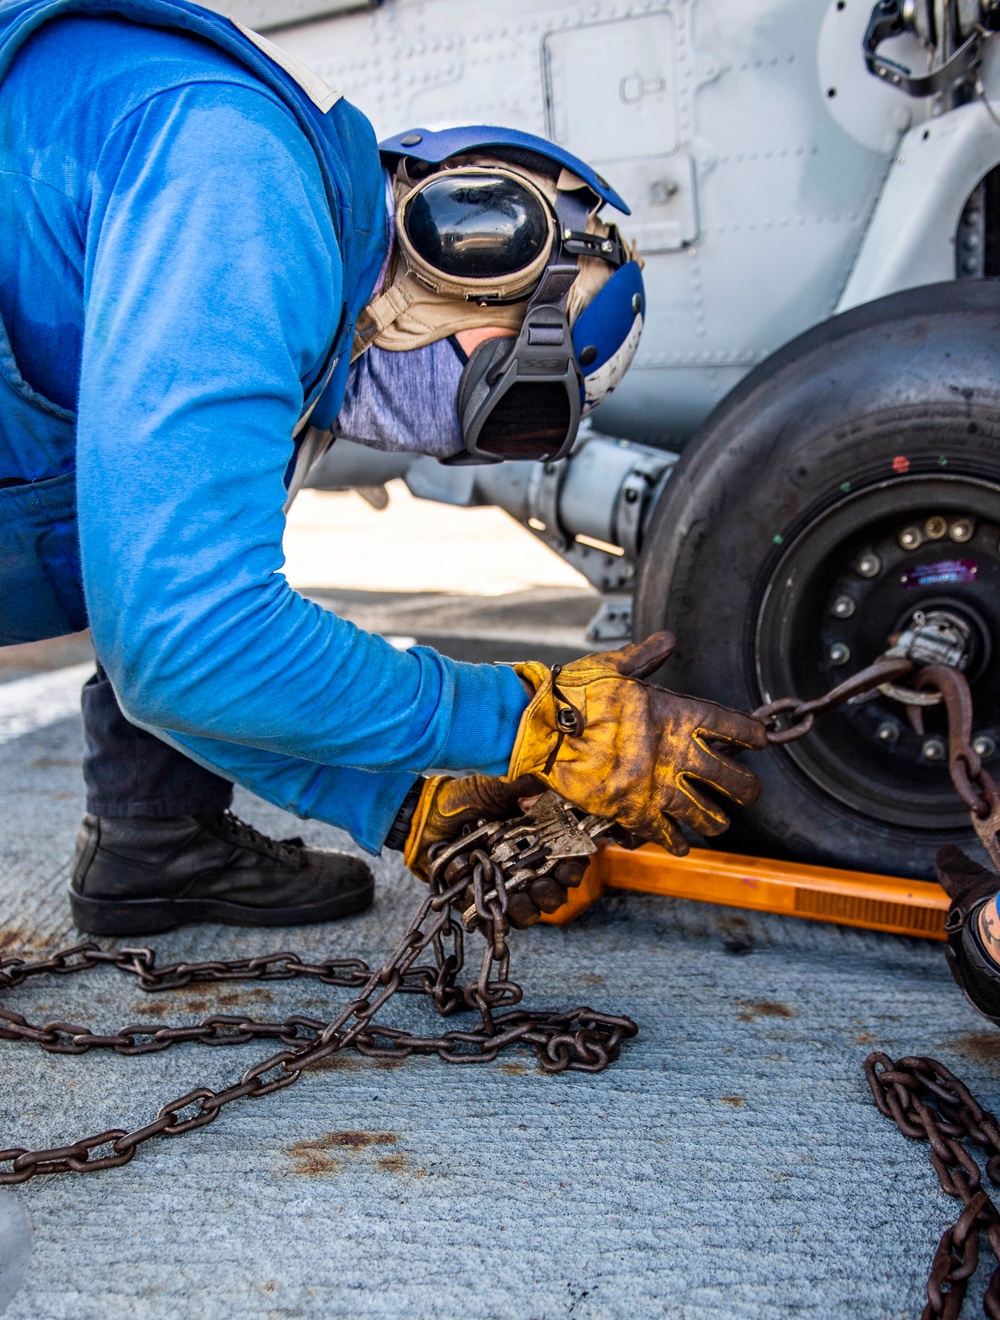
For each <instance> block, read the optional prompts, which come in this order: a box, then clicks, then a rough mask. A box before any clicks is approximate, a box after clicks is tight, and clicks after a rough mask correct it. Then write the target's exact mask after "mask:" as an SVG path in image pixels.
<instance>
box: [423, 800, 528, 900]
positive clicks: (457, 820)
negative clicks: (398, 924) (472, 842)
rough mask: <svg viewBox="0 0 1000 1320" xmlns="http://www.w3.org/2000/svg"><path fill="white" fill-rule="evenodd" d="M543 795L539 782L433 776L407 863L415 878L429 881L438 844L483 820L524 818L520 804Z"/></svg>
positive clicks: (455, 837) (450, 840)
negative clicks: (521, 800)
mask: <svg viewBox="0 0 1000 1320" xmlns="http://www.w3.org/2000/svg"><path fill="white" fill-rule="evenodd" d="M542 791H543V788H542V785H541V784H539V783H538V781H537V780H536V779H531V778H522V779H515V780H514V782H513V783H512V782H510V780H509V779H498V778H495V777H494V776H493V775H468V776H466V778H464V779H454V778H453V777H452V776H451V775H433V776H432V777H431V778H430V779H428V780H427V781H426V783H425V784H424V787H423V791H422V792H421V794H420V799H419V801H418V802H417V805H416V808H415V809H414V812H413V819H412V820H411V821H410V832H409V834H408V835H407V837H406V845H405V847H404V848H403V860H404V862H405V863H406V865H407V866H408V867H409V868H410V870H411V871H412V872H413V873H414V875H418V876H419V877H420V879H421V880H426V879H427V874H428V871H429V868H430V850H431V848H432V847H433V846H434V844H436V843H452V842H453V841H454V840H455V839H457V838H458V836H459V835H460V834H461V833H462V831H463V830H464V829H465V827H466V826H467V825H475V824H476V822H477V821H480V820H509V819H510V818H511V817H512V816H518V815H520V812H521V808H520V807H519V806H518V801H519V799H521V798H524V797H537V795H538V794H539V793H541V792H542Z"/></svg>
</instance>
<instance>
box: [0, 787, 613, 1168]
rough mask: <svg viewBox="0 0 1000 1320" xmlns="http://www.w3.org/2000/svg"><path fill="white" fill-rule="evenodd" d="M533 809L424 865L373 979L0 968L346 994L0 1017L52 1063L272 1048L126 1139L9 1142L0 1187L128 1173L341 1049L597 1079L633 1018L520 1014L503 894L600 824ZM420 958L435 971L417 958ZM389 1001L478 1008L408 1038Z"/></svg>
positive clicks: (135, 958)
mask: <svg viewBox="0 0 1000 1320" xmlns="http://www.w3.org/2000/svg"><path fill="white" fill-rule="evenodd" d="M532 813H533V814H529V818H528V820H527V822H526V820H525V818H524V817H521V818H518V819H517V820H515V821H508V822H499V823H495V824H489V825H482V826H480V827H479V828H478V829H477V830H475V831H473V833H472V834H470V835H468V836H467V837H466V838H464V839H460V840H458V841H457V842H456V843H453V844H452V845H451V846H450V847H447V848H444V849H441V850H440V851H439V852H438V854H437V856H436V857H435V859H434V861H433V863H432V865H431V868H430V884H429V891H428V894H427V896H426V897H425V898H424V900H423V902H422V903H421V904H420V906H419V908H418V909H417V912H416V914H415V915H414V917H413V919H412V921H411V922H410V924H409V926H408V927H407V929H406V933H405V934H404V935H403V938H402V939H401V940H400V941H399V943H398V944H397V945H396V948H395V949H394V950H393V952H392V954H391V955H390V956H389V958H388V959H386V961H385V962H384V963H383V964H382V966H381V967H380V968H378V969H377V970H375V971H373V970H372V969H371V968H370V967H369V966H368V964H367V963H365V962H363V961H362V960H361V959H360V958H335V959H325V960H323V961H322V962H305V961H303V959H301V958H300V957H299V956H298V954H295V953H290V952H284V951H283V952H278V953H269V954H266V955H264V956H262V957H258V958H236V959H229V960H226V961H212V962H198V963H187V962H176V963H170V964H168V965H166V966H164V967H157V965H156V955H155V954H154V952H153V951H152V950H151V949H146V948H136V949H133V948H124V949H115V950H104V949H101V948H99V947H98V946H97V945H96V944H89V943H88V944H78V945H76V946H74V947H73V948H71V949H63V950H62V951H61V952H59V953H55V954H53V955H52V956H51V957H49V958H45V959H42V960H40V961H38V962H25V961H24V960H22V959H20V958H6V959H0V990H4V989H6V990H10V989H14V988H16V987H17V986H20V985H23V984H25V982H27V981H29V980H31V979H32V978H34V977H37V976H73V975H76V974H78V973H80V972H86V971H89V970H91V969H93V968H96V967H102V966H106V967H112V968H114V969H115V970H117V971H119V972H122V973H124V974H125V975H128V976H134V977H136V978H137V980H138V982H139V985H140V987H141V988H142V989H143V990H148V991H157V990H176V989H178V988H180V987H182V986H189V985H195V984H205V983H208V984H217V983H219V982H229V981H286V980H291V979H293V978H296V977H311V978H313V979H315V980H318V981H320V982H322V983H323V984H325V985H333V986H343V987H346V988H348V989H351V990H354V991H356V992H357V993H356V995H355V997H354V998H353V999H352V1000H351V1001H350V1002H349V1003H348V1004H346V1005H345V1006H344V1008H342V1009H341V1011H340V1012H339V1013H338V1014H337V1015H336V1016H335V1017H334V1018H333V1019H332V1020H330V1021H327V1022H324V1021H321V1020H319V1019H316V1018H309V1017H303V1016H301V1015H298V1014H297V1015H294V1016H292V1017H288V1018H285V1019H284V1020H283V1021H281V1022H258V1021H256V1020H254V1019H252V1018H248V1017H242V1016H225V1015H213V1016H212V1017H208V1018H206V1019H205V1020H204V1021H203V1022H201V1023H198V1024H197V1025H195V1026H160V1027H149V1026H146V1025H144V1024H143V1025H139V1026H136V1025H129V1026H125V1027H122V1028H120V1029H119V1030H118V1031H116V1032H112V1033H110V1034H101V1033H98V1032H93V1031H91V1030H90V1029H89V1028H88V1027H84V1026H81V1025H80V1024H78V1023H74V1022H61V1021H55V1022H46V1023H44V1024H43V1025H36V1024H34V1023H31V1022H28V1021H27V1019H26V1018H24V1017H22V1016H21V1015H20V1014H18V1013H14V1012H11V1011H10V1010H9V1009H0V1039H4V1040H13V1041H21V1042H25V1043H30V1044H34V1045H37V1046H39V1047H40V1048H41V1049H43V1050H46V1051H48V1052H49V1053H51V1054H86V1053H87V1052H88V1051H90V1050H94V1049H98V1050H100V1049H110V1050H114V1051H115V1052H116V1053H118V1054H150V1053H153V1052H156V1051H158V1050H165V1049H169V1048H170V1046H172V1045H176V1044H178V1043H180V1042H182V1041H196V1042H198V1043H199V1044H203V1045H243V1044H246V1043H247V1042H249V1041H253V1040H259V1039H271V1040H275V1041H277V1042H278V1043H279V1044H280V1045H281V1046H282V1048H281V1049H280V1050H278V1051H277V1052H276V1053H274V1054H271V1055H270V1056H269V1057H268V1058H266V1059H263V1060H261V1062H260V1063H257V1064H255V1065H254V1066H253V1067H252V1068H248V1069H247V1070H246V1072H244V1073H243V1075H242V1077H241V1078H240V1080H239V1081H238V1082H236V1083H234V1084H233V1085H232V1086H229V1087H226V1088H225V1089H223V1090H220V1091H216V1090H212V1089H211V1088H209V1087H196V1088H195V1089H194V1090H192V1091H188V1092H187V1094H185V1095H182V1096H178V1097H177V1099H175V1100H171V1101H169V1102H168V1103H167V1104H165V1105H163V1106H161V1108H160V1109H159V1111H158V1112H157V1115H156V1117H155V1118H154V1119H153V1120H152V1121H151V1122H149V1123H146V1124H145V1125H144V1126H143V1127H140V1128H137V1129H135V1130H134V1131H131V1132H130V1131H126V1130H125V1129H124V1128H114V1129H111V1130H110V1131H106V1132H99V1133H97V1134H96V1135H94V1136H90V1137H82V1138H80V1139H78V1140H76V1141H74V1142H72V1143H70V1144H69V1145H65V1146H56V1147H53V1148H51V1149H47V1150H27V1149H25V1148H23V1147H20V1146H18V1147H11V1148H10V1149H7V1150H0V1166H7V1167H0V1184H4V1183H22V1182H26V1181H27V1180H28V1179H29V1178H33V1177H36V1176H37V1175H39V1174H43V1173H90V1172H93V1171H94V1170H97V1169H111V1168H116V1167H118V1166H120V1165H122V1164H128V1162H129V1161H130V1160H131V1159H132V1158H133V1157H134V1156H135V1153H136V1150H137V1149H138V1147H139V1146H140V1145H141V1144H142V1143H143V1142H145V1141H149V1140H150V1139H151V1138H152V1137H157V1136H166V1137H174V1136H178V1135H180V1134H181V1133H183V1132H190V1131H192V1130H193V1129H194V1128H199V1127H204V1126H205V1125H206V1124H207V1123H212V1122H214V1120H215V1119H216V1118H218V1116H219V1114H220V1113H221V1112H222V1110H223V1109H224V1108H225V1106H226V1105H229V1104H232V1103H233V1102H234V1101H237V1100H242V1099H244V1098H245V1097H248V1096H249V1097H251V1098H253V1099H256V1098H258V1097H260V1096H264V1095H270V1094H271V1092H273V1091H279V1090H282V1089H283V1088H284V1087H286V1086H291V1085H292V1084H293V1083H294V1082H296V1081H298V1079H299V1077H300V1076H301V1075H302V1073H303V1071H305V1069H307V1068H309V1067H311V1066H313V1065H315V1064H317V1063H319V1062H320V1061H321V1060H323V1059H326V1058H329V1056H330V1055H332V1054H335V1053H337V1052H338V1051H340V1050H343V1049H346V1048H348V1047H350V1048H352V1049H355V1050H357V1051H358V1052H359V1053H361V1054H364V1055H368V1056H371V1057H375V1058H381V1059H405V1058H408V1057H409V1056H410V1055H413V1054H436V1055H437V1056H438V1058H439V1059H442V1060H443V1061H444V1062H445V1063H456V1064H463V1063H489V1062H491V1061H492V1060H494V1059H495V1058H496V1057H497V1055H498V1054H499V1053H500V1052H501V1050H504V1049H507V1048H509V1047H510V1046H512V1045H525V1046H530V1047H531V1048H533V1049H534V1051H535V1055H536V1057H537V1060H538V1064H539V1067H540V1068H541V1069H542V1070H543V1071H544V1072H547V1073H559V1072H567V1071H569V1072H591V1073H593V1072H601V1071H602V1070H603V1069H604V1068H606V1067H607V1066H608V1064H610V1063H613V1062H614V1061H615V1059H617V1057H618V1054H619V1050H620V1048H621V1044H622V1041H623V1040H626V1039H629V1038H630V1037H632V1036H634V1035H635V1034H636V1032H637V1030H638V1028H637V1027H636V1024H635V1023H634V1022H633V1021H632V1020H631V1018H627V1017H620V1016H615V1015H612V1014H608V1013H600V1012H597V1011H596V1010H594V1009H591V1008H586V1007H582V1008H573V1009H565V1010H557V1011H551V1012H537V1011H535V1012H533V1011H530V1010H528V1009H520V1008H517V1007H516V1005H517V1004H519V1003H520V1002H521V998H522V994H523V992H522V989H521V987H520V986H519V985H518V984H517V983H516V982H515V981H513V980H511V979H510V948H509V945H508V943H507V937H508V934H509V929H510V928H509V924H508V921H507V916H506V913H507V905H508V899H509V895H510V893H511V892H515V891H516V890H517V889H519V888H521V887H523V886H524V885H526V884H529V883H530V882H531V881H532V880H533V879H534V878H536V877H537V876H539V875H542V874H545V873H546V872H547V871H549V870H550V869H552V867H553V866H554V865H556V864H557V863H558V861H560V860H562V859H564V858H566V857H581V858H584V857H587V856H589V855H590V854H591V853H593V852H594V851H595V844H594V842H593V839H594V837H596V836H598V835H599V834H600V833H602V832H603V831H604V830H606V829H607V828H609V825H608V822H606V821H600V820H598V818H596V817H585V818H583V819H582V820H581V819H580V818H579V816H578V815H577V813H575V812H574V811H573V810H572V809H571V808H570V807H568V806H567V805H566V804H565V803H563V802H562V801H561V800H560V799H558V798H556V797H555V795H554V794H545V795H544V797H543V798H542V799H540V800H539V802H538V803H537V804H536V805H535V807H534V808H532ZM529 863H530V864H529ZM470 890H471V892H472V896H473V900H474V901H473V903H472V904H471V906H470V905H469V903H468V899H469V895H470ZM463 904H464V905H465V907H466V909H467V910H466V911H465V913H464V916H463V917H462V918H461V919H459V918H458V912H457V909H458V907H459V906H461V905H463ZM466 929H469V930H479V931H480V932H481V933H482V934H483V935H484V937H485V949H484V952H483V958H482V963H481V965H480V968H479V973H478V975H477V977H476V979H475V980H474V981H472V982H470V983H469V984H468V985H465V986H460V985H459V984H458V977H459V974H460V973H461V971H462V969H463V966H464V961H465V955H464V939H465V931H466ZM428 951H429V952H430V954H432V955H433V962H432V963H431V962H418V959H419V958H420V957H421V955H423V954H424V953H426V952H428ZM397 993H398V994H416V995H423V996H426V997H428V998H430V1000H431V1001H432V1002H433V1004H434V1006H435V1008H436V1009H437V1010H438V1012H439V1013H440V1014H441V1015H442V1016H445V1017H447V1016H450V1015H452V1014H454V1013H456V1012H460V1011H462V1010H465V1009H469V1008H472V1009H476V1010H478V1013H479V1021H478V1022H477V1023H476V1024H475V1025H474V1026H472V1027H469V1028H467V1029H466V1030H455V1031H446V1032H444V1033H442V1034H441V1035H439V1036H417V1035H413V1034H412V1033H410V1032H407V1031H403V1030H400V1029H398V1028H395V1027H385V1026H380V1025H378V1024H377V1023H376V1022H375V1021H374V1018H375V1016H376V1014H377V1013H378V1012H379V1010H380V1009H381V1008H382V1007H383V1006H384V1005H385V1004H386V1003H387V1002H388V1001H389V1000H390V999H391V998H392V997H393V995H395V994H397Z"/></svg>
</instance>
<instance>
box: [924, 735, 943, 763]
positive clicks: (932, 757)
mask: <svg viewBox="0 0 1000 1320" xmlns="http://www.w3.org/2000/svg"><path fill="white" fill-rule="evenodd" d="M947 751H948V749H947V747H945V745H944V739H943V738H925V739H924V743H923V746H922V747H921V749H920V755H921V756H922V757H923V758H924V760H925V761H943V760H944V758H945V755H946V754H947Z"/></svg>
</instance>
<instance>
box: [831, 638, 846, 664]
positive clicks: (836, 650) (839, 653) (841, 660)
mask: <svg viewBox="0 0 1000 1320" xmlns="http://www.w3.org/2000/svg"><path fill="white" fill-rule="evenodd" d="M827 654H828V655H829V657H830V663H831V664H834V665H846V664H847V662H848V660H850V658H851V648H850V647H849V646H847V645H845V643H844V642H834V644H833V645H832V646H831V647H830V650H829V651H828V653H827Z"/></svg>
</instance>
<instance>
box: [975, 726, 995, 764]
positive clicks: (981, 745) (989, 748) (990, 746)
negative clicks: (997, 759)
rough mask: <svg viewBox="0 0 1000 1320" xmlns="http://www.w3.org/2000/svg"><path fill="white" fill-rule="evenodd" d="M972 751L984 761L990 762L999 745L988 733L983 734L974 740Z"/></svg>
mask: <svg viewBox="0 0 1000 1320" xmlns="http://www.w3.org/2000/svg"><path fill="white" fill-rule="evenodd" d="M972 750H973V751H974V752H975V753H976V755H977V756H981V757H982V759H983V760H984V761H988V760H989V759H990V757H991V756H993V755H994V754H995V752H996V750H997V745H996V743H995V742H994V741H993V739H992V738H991V737H990V736H989V734H987V733H981V734H980V735H979V737H978V738H973V740H972Z"/></svg>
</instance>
